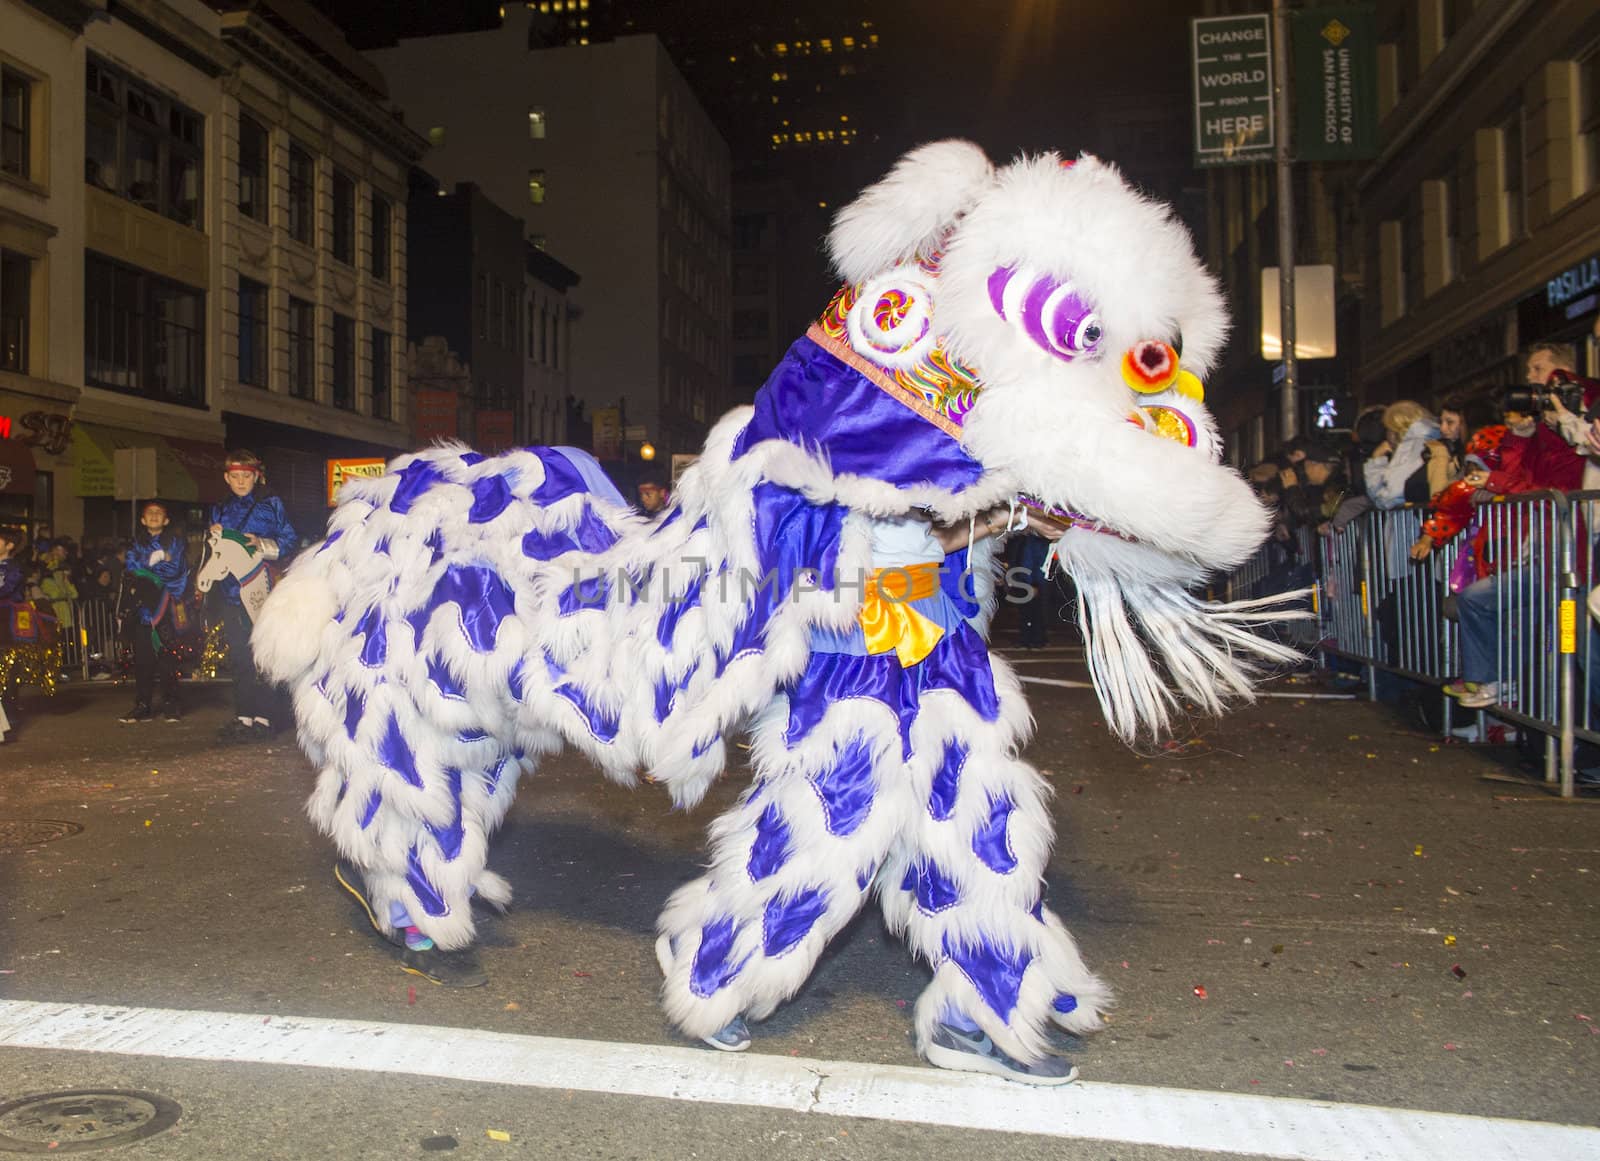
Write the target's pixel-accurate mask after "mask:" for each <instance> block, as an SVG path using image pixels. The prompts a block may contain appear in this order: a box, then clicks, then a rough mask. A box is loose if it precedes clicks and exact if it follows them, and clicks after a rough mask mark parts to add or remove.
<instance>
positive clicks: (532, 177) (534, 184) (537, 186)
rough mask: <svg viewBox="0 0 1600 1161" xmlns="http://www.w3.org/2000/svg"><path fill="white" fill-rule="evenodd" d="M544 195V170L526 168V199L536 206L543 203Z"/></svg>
mask: <svg viewBox="0 0 1600 1161" xmlns="http://www.w3.org/2000/svg"><path fill="white" fill-rule="evenodd" d="M544 195H545V184H544V170H542V169H530V170H528V201H530V202H531V203H533V204H534V205H536V206H542V205H544Z"/></svg>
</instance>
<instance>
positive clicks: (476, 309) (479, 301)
mask: <svg viewBox="0 0 1600 1161" xmlns="http://www.w3.org/2000/svg"><path fill="white" fill-rule="evenodd" d="M472 315H473V321H474V323H475V324H476V325H475V326H474V328H473V329H474V333H475V334H476V335H477V336H478V337H479V338H480V339H486V338H488V337H489V276H488V275H487V274H480V275H478V287H477V293H476V294H474V295H473V296H472Z"/></svg>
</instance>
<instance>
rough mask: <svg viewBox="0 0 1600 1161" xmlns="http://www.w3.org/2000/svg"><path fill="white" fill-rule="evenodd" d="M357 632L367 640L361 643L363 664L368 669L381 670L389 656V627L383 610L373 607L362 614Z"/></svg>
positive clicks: (357, 624) (357, 623)
mask: <svg viewBox="0 0 1600 1161" xmlns="http://www.w3.org/2000/svg"><path fill="white" fill-rule="evenodd" d="M356 632H357V633H359V634H360V635H361V636H363V637H365V638H366V640H365V641H363V642H362V643H361V664H362V665H365V666H366V667H367V668H368V669H379V668H381V667H382V666H383V662H384V658H386V657H387V656H388V655H389V626H388V625H387V623H385V621H384V619H383V610H382V609H380V608H378V606H377V605H373V606H372V607H371V608H369V609H368V610H367V611H366V612H365V613H362V614H361V620H360V621H358V622H356Z"/></svg>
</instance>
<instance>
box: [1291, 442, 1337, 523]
mask: <svg viewBox="0 0 1600 1161" xmlns="http://www.w3.org/2000/svg"><path fill="white" fill-rule="evenodd" d="M1282 482H1283V484H1284V490H1283V510H1284V512H1285V513H1286V514H1287V516H1288V519H1289V527H1290V529H1291V531H1298V530H1299V529H1301V528H1318V527H1320V526H1321V525H1322V524H1323V523H1325V522H1326V521H1328V520H1329V519H1331V518H1332V516H1333V514H1334V512H1335V511H1337V510H1338V507H1339V505H1340V503H1341V502H1342V501H1343V500H1344V497H1345V493H1346V491H1347V490H1348V478H1347V477H1346V475H1345V467H1344V456H1342V455H1341V454H1340V453H1339V452H1338V451H1336V450H1334V449H1333V448H1330V447H1325V446H1323V445H1321V444H1313V445H1312V446H1311V447H1309V448H1308V449H1307V450H1306V456H1305V458H1304V459H1303V460H1301V461H1300V463H1298V464H1296V465H1295V466H1294V467H1293V468H1292V469H1287V470H1286V471H1285V473H1284V474H1283V476H1282Z"/></svg>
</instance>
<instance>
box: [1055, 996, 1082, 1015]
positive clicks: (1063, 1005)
mask: <svg viewBox="0 0 1600 1161" xmlns="http://www.w3.org/2000/svg"><path fill="white" fill-rule="evenodd" d="M1050 1006H1051V1007H1052V1008H1054V1009H1055V1010H1056V1011H1058V1012H1060V1013H1061V1014H1062V1015H1063V1016H1065V1015H1066V1014H1067V1013H1068V1012H1076V1011H1077V1010H1078V997H1077V996H1074V995H1072V994H1071V993H1070V992H1062V993H1061V994H1060V995H1059V996H1057V997H1056V998H1055V1001H1054V1002H1053V1003H1051V1005H1050Z"/></svg>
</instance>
